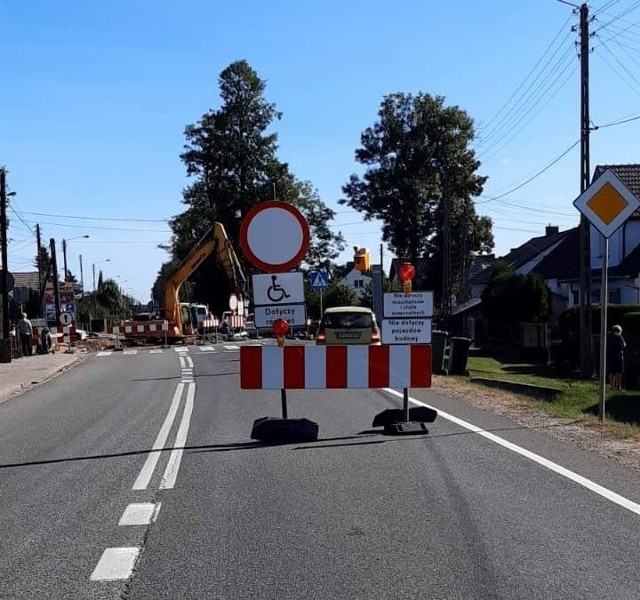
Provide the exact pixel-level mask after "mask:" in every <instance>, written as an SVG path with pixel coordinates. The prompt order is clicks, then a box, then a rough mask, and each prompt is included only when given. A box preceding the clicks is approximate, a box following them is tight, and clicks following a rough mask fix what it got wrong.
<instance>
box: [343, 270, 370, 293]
mask: <svg viewBox="0 0 640 600" xmlns="http://www.w3.org/2000/svg"><path fill="white" fill-rule="evenodd" d="M358 279H362V281H363V283H362V287H356V286H355V282H356V280H358ZM344 282H345V283H346V284H347V285H348V286H349V287H350V288H351V289H352V290H353V291H354V292H355V293H356V295H357V296H358V298H361V297H362V296H363V295H364V288H365V287H367V285H368V284H370V283H371V277H369V276H368V275H363V274H362V273H361V272H360V271H356V270H355V269H352V270H351V271H349V272H348V273H347V274H346V275H345V277H344Z"/></svg>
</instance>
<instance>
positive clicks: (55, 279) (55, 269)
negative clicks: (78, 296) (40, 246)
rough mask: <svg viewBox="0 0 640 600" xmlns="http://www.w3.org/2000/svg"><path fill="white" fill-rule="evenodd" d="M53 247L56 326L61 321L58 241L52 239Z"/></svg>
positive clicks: (50, 243) (52, 261) (52, 264)
mask: <svg viewBox="0 0 640 600" xmlns="http://www.w3.org/2000/svg"><path fill="white" fill-rule="evenodd" d="M49 245H50V246H51V266H52V271H53V274H52V276H53V295H54V298H55V303H56V325H57V324H58V321H59V319H60V287H59V286H58V262H57V260H56V241H55V240H54V239H53V238H51V239H50V240H49Z"/></svg>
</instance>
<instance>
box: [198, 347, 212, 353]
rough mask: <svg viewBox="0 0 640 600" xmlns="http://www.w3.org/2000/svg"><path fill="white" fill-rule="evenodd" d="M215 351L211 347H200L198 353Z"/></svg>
mask: <svg viewBox="0 0 640 600" xmlns="http://www.w3.org/2000/svg"><path fill="white" fill-rule="evenodd" d="M215 351H216V349H215V348H214V347H213V346H200V352H215Z"/></svg>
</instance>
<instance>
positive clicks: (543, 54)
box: [482, 17, 571, 129]
mask: <svg viewBox="0 0 640 600" xmlns="http://www.w3.org/2000/svg"><path fill="white" fill-rule="evenodd" d="M570 19H571V17H569V18H568V19H567V20H566V21H565V22H564V23H563V24H562V26H561V27H560V29H559V30H558V33H556V35H555V37H554V38H553V40H552V41H551V42H550V43H549V45H548V46H547V48H546V49H545V51H544V52H543V53H542V56H540V58H539V59H538V61H537V62H536V64H535V65H534V66H533V67H532V68H531V69H530V71H529V73H527V75H526V77H525V78H524V79H523V80H522V81H521V83H520V85H518V87H517V88H516V89H515V91H514V92H513V93H512V94H511V96H509V99H508V100H507V101H506V102H505V103H504V104H503V105H502V106H501V107H500V109H499V110H498V112H496V114H495V115H494V116H493V117H491V119H489V121H488V122H487V124H486V125H484V126H483V127H482V129H489V128H490V127H491V124H492V123H493V122H494V121H495V120H496V119H497V118H498V116H499V115H500V114H501V113H502V112H503V111H504V110H505V109H506V108H507V106H509V103H510V102H511V101H512V100H513V99H514V98H515V97H516V95H517V94H518V92H519V91H520V90H521V89H522V88H523V87H524V85H525V84H526V82H527V80H528V79H529V77H531V76H532V75H533V73H534V72H535V70H536V69H537V68H538V65H540V63H541V62H542V60H543V59H544V57H545V56H546V55H547V53H548V52H549V51H550V50H551V48H552V47H553V45H554V44H555V42H556V40H557V39H558V38H559V37H560V34H561V33H562V31H563V30H564V28H565V27H566V26H567V24H568V23H569V20H570ZM547 64H548V63H547ZM545 68H546V66H545ZM543 70H544V69H543ZM516 104H517V103H516Z"/></svg>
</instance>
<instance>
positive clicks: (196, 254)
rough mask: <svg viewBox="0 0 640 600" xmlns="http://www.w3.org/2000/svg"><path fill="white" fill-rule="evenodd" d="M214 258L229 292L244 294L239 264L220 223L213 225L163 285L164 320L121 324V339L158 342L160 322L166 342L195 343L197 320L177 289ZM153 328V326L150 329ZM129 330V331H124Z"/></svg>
mask: <svg viewBox="0 0 640 600" xmlns="http://www.w3.org/2000/svg"><path fill="white" fill-rule="evenodd" d="M214 253H215V255H216V257H217V259H218V264H219V265H220V267H221V268H222V271H223V272H224V274H225V275H226V276H227V278H228V279H229V281H230V282H231V292H232V293H239V294H244V291H245V287H246V278H245V276H244V273H243V272H242V267H241V266H240V261H239V260H238V256H237V255H236V253H235V251H234V249H233V246H232V245H231V241H230V240H229V237H228V236H227V232H226V231H225V228H224V226H223V225H222V223H217V222H216V223H213V225H212V226H211V228H209V230H208V231H207V232H206V233H205V234H204V235H203V236H202V238H201V239H200V240H199V241H198V243H197V244H196V245H195V246H194V247H193V248H192V249H191V251H190V252H189V254H187V256H186V258H185V259H184V260H183V261H182V263H180V266H179V267H178V268H177V269H176V270H175V272H174V273H173V275H171V277H169V279H167V281H166V282H165V284H164V319H153V320H145V321H141V320H137V319H135V318H134V319H133V320H132V321H127V322H125V326H127V325H131V327H125V340H127V341H131V342H137V341H159V340H162V339H163V337H164V331H163V323H164V322H165V321H166V322H167V324H165V325H164V327H165V328H166V327H167V325H168V330H167V333H166V335H167V341H168V342H173V343H176V342H183V343H188V342H190V341H195V338H196V335H197V327H198V321H197V318H196V315H195V314H194V312H195V311H193V310H191V309H192V305H190V304H188V303H185V302H180V297H179V293H180V287H181V286H182V284H183V283H184V282H185V281H187V280H188V279H189V277H191V275H193V273H194V272H195V271H196V269H198V267H199V266H200V265H201V264H202V263H203V262H204V260H205V259H206V258H207V257H208V256H210V255H211V254H214ZM152 325H153V326H152ZM128 330H130V331H128Z"/></svg>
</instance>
